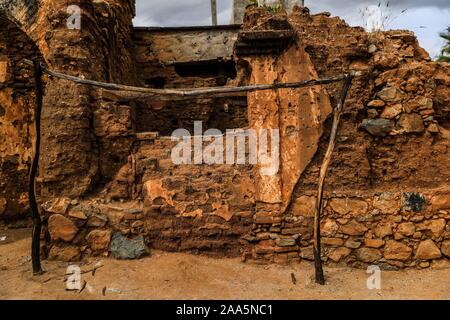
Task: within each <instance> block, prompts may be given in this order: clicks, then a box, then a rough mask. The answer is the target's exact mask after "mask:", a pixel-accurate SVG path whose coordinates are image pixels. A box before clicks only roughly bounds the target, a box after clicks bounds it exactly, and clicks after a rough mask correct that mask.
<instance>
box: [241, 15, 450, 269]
mask: <svg viewBox="0 0 450 320" xmlns="http://www.w3.org/2000/svg"><path fill="white" fill-rule="evenodd" d="M247 15H248V16H247V21H244V28H249V29H251V28H252V27H253V26H255V25H258V26H259V27H260V28H262V29H264V27H265V26H270V25H272V26H273V25H279V22H280V21H282V20H283V15H279V16H278V17H275V18H274V17H270V16H268V14H267V13H265V12H263V11H261V9H253V10H250V11H248V12H247ZM277 19H278V20H280V21H278V22H277V21H276V20H277ZM289 22H290V25H292V27H293V28H294V30H295V31H296V34H297V38H296V39H297V40H296V43H297V44H298V45H300V46H301V47H303V48H304V49H305V50H306V51H307V52H308V53H309V56H310V58H311V60H312V62H313V64H314V67H315V70H317V72H318V75H319V76H320V77H324V76H330V75H336V74H341V73H343V72H347V71H348V70H350V69H354V70H361V71H366V72H367V76H365V77H361V78H358V79H355V81H354V84H353V87H352V89H351V91H350V93H349V97H348V99H347V103H346V105H345V107H344V112H343V116H342V119H341V125H340V129H339V133H338V138H337V145H336V148H335V152H334V153H333V159H332V162H331V165H330V169H329V171H328V175H327V183H326V189H325V209H324V211H325V216H324V218H323V220H322V232H321V233H322V235H323V237H324V240H323V245H324V247H325V249H324V259H325V261H326V262H327V263H330V264H347V265H351V266H355V267H358V266H365V265H367V264H371V263H376V264H378V265H380V266H382V267H383V268H386V269H389V268H402V267H427V266H429V265H430V262H433V263H432V265H434V266H436V267H437V266H439V265H442V264H445V263H446V261H447V262H448V259H447V258H446V256H447V257H448V256H449V244H450V241H449V240H448V239H449V238H450V234H449V231H450V230H449V228H450V226H449V222H448V220H449V218H450V216H449V211H448V209H449V207H450V198H449V189H450V188H449V187H450V186H449V184H448V181H449V177H450V172H449V167H448V165H447V164H448V163H449V160H450V159H449V158H450V155H449V153H448V145H449V140H448V131H447V130H448V125H449V123H448V109H449V79H450V78H449V75H450V69H449V67H448V65H444V64H439V63H434V62H431V61H430V59H429V57H428V55H427V54H426V53H425V52H424V50H423V49H421V48H420V47H419V46H418V44H417V40H416V39H415V37H414V35H413V34H412V33H411V32H407V31H391V32H383V33H374V34H367V33H365V32H364V31H363V30H362V29H361V28H351V27H349V26H348V25H346V24H345V22H343V21H342V20H340V19H339V18H330V17H329V16H328V15H327V14H320V15H316V16H310V15H309V14H308V13H307V10H302V9H299V8H298V9H296V10H295V11H294V13H293V14H292V15H291V16H290V17H289ZM318 39H320V41H318ZM292 67H293V68H295V67H294V66H292ZM274 68H275V70H277V68H278V67H277V66H276V65H275V67H274ZM285 70H286V67H285V66H280V67H279V71H278V72H279V73H280V74H283V73H285V72H286V71H285ZM262 72H266V73H267V72H268V70H263V71H262ZM340 86H341V84H336V85H331V86H329V87H327V90H328V92H329V94H330V100H331V102H332V103H333V105H335V104H336V102H337V98H338V97H339V93H340ZM250 108H251V106H250V105H249V109H250ZM330 127H331V122H330V121H327V122H326V123H325V126H324V129H325V134H324V135H323V136H322V138H321V140H320V144H319V149H318V152H317V153H316V154H315V156H314V157H312V158H311V162H310V163H309V165H308V167H307V168H306V170H304V171H303V172H302V175H301V177H300V179H299V180H298V183H297V184H296V187H295V188H294V197H293V198H292V199H291V200H290V201H289V202H288V204H289V206H288V210H287V211H285V212H283V213H282V215H281V220H280V214H279V213H276V212H275V213H274V214H273V215H272V216H273V218H272V219H273V220H272V221H273V222H272V223H267V222H269V220H267V221H263V222H262V223H257V226H256V228H255V229H254V230H253V232H252V233H251V235H252V237H250V238H249V239H248V241H249V244H251V246H250V248H251V249H250V250H249V251H248V253H247V257H251V258H256V259H265V260H270V261H277V262H281V261H289V260H298V259H302V258H303V259H307V260H311V259H313V256H312V246H311V244H312V226H313V212H314V203H315V195H316V193H317V190H316V187H317V186H316V183H317V180H318V174H319V169H320V164H321V161H322V158H323V155H324V152H325V150H326V147H327V142H328V141H327V139H328V134H329V130H330Z"/></svg>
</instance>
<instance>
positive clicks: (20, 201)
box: [0, 19, 40, 219]
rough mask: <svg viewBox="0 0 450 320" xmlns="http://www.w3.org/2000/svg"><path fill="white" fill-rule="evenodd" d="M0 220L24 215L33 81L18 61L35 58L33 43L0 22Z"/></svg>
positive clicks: (26, 195)
mask: <svg viewBox="0 0 450 320" xmlns="http://www.w3.org/2000/svg"><path fill="white" fill-rule="evenodd" d="M0 29H1V32H0V34H1V37H0V219H9V218H21V217H23V216H24V215H26V214H27V213H28V208H29V206H28V194H27V186H28V184H27V181H28V178H27V177H28V168H29V166H30V164H31V157H32V143H33V140H34V137H35V130H34V125H33V120H34V117H33V113H34V111H33V108H34V78H33V70H32V68H30V67H29V66H26V65H25V64H24V63H23V61H22V59H24V58H31V57H38V56H40V52H39V50H38V49H37V47H36V45H35V44H34V42H33V41H32V40H31V39H30V38H29V37H28V36H27V35H26V34H25V33H24V32H23V31H21V30H20V29H19V28H17V26H16V25H14V24H13V23H12V22H10V21H8V20H7V19H0Z"/></svg>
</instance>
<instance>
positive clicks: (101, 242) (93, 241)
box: [86, 230, 111, 251]
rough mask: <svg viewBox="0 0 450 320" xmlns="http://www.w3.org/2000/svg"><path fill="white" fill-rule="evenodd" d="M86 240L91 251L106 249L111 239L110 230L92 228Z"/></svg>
mask: <svg viewBox="0 0 450 320" xmlns="http://www.w3.org/2000/svg"><path fill="white" fill-rule="evenodd" d="M86 240H87V242H88V244H89V247H90V248H91V249H92V250H93V251H106V250H107V249H108V246H109V243H110V241H111V231H109V230H92V231H91V232H90V233H89V234H88V235H87V237H86Z"/></svg>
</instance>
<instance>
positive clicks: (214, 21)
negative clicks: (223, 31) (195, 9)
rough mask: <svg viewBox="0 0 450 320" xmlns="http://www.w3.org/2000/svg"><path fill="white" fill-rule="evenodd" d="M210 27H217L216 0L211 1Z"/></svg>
mask: <svg viewBox="0 0 450 320" xmlns="http://www.w3.org/2000/svg"><path fill="white" fill-rule="evenodd" d="M211 19H212V25H213V26H217V0H211Z"/></svg>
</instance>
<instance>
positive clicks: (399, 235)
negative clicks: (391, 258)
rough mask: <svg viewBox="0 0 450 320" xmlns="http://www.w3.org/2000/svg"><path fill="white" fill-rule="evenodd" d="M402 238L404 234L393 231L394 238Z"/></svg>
mask: <svg viewBox="0 0 450 320" xmlns="http://www.w3.org/2000/svg"><path fill="white" fill-rule="evenodd" d="M402 239H405V236H404V235H402V234H401V233H400V232H395V233H394V240H397V241H398V240H402Z"/></svg>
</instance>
